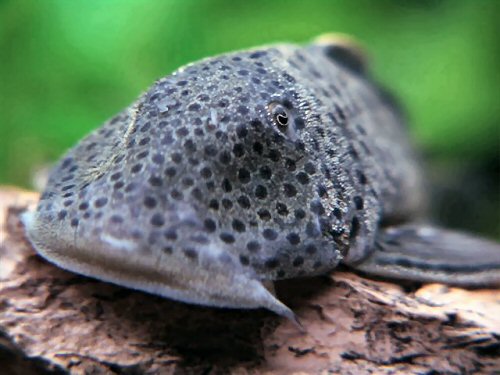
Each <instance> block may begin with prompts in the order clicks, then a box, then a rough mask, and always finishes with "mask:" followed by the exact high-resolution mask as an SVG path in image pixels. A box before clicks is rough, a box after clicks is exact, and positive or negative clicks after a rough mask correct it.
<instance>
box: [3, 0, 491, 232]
mask: <svg viewBox="0 0 500 375" xmlns="http://www.w3.org/2000/svg"><path fill="white" fill-rule="evenodd" d="M499 14H500V1H495V0H490V1H488V0H477V1H473V0H470V1H458V0H448V1H432V0H426V1H419V0H414V1H381V0H379V1H374V0H373V1H368V0H365V1H362V0H346V1H326V0H325V1H311V0H309V1H292V0H290V1H285V0H282V1H278V0H275V1H273V0H267V1H261V0H258V1H257V0H251V1H236V0H233V1H231V0H227V1H223V0H213V1H208V0H206V1H203V0H198V1H196V0H170V1H168V0H154V1H153V0H142V1H141V0H106V1H104V0H71V1H70V0H59V1H57V0H44V1H37V0H32V1H28V0H17V1H16V0H0V184H15V185H20V186H24V187H31V184H32V181H33V175H34V173H35V172H36V171H37V170H38V169H40V168H41V167H42V166H44V165H49V164H50V163H51V162H53V161H55V160H56V159H57V158H58V157H59V156H60V155H61V153H63V152H64V150H66V149H67V148H69V147H70V146H71V145H73V144H74V143H75V142H76V141H77V140H78V139H80V138H81V137H82V136H83V135H85V134H86V133H88V132H89V131H90V130H91V129H93V128H95V127H96V126H98V125H99V124H100V123H102V122H103V121H104V120H106V119H107V118H109V117H111V116H112V115H113V114H115V113H117V112H118V111H119V110H120V109H122V108H123V107H125V106H126V105H128V104H129V103H130V102H132V101H133V100H134V99H135V98H136V97H137V96H138V95H139V94H140V93H141V92H142V91H144V90H145V89H146V88H147V87H148V86H149V85H150V84H151V83H152V82H153V81H154V80H155V79H157V78H159V77H161V76H164V75H166V74H168V73H170V72H171V71H173V70H174V69H175V68H177V67H179V66H180V65H182V64H185V63H187V62H191V61H193V60H196V59H199V58H202V57H206V56H208V55H213V54H217V53H222V52H226V51H230V50H234V49H241V48H246V47H251V46H255V45H259V44H264V43H270V42H277V41H294V42H307V41H308V40H310V39H311V38H313V37H314V36H316V35H318V34H321V33H324V32H329V31H341V32H344V33H349V34H352V35H354V36H355V37H356V38H357V39H359V40H360V41H362V43H363V44H364V45H365V46H366V47H367V50H368V53H369V57H370V58H371V60H372V64H371V65H372V71H373V74H374V75H375V76H376V77H377V78H378V79H379V80H380V81H382V82H384V83H385V84H386V86H388V87H390V88H392V90H393V91H394V92H395V93H396V95H397V96H398V97H399V98H401V101H402V102H403V104H404V106H405V107H406V109H407V111H408V113H409V118H410V119H411V130H412V132H413V134H414V136H415V139H416V141H417V142H418V144H419V145H420V146H421V149H422V150H423V154H424V155H425V156H426V159H427V160H428V165H429V171H430V176H431V177H432V181H433V189H434V191H435V193H436V194H435V196H436V197H437V199H436V200H435V202H434V204H433V205H432V207H433V211H434V216H435V217H436V219H437V220H438V221H441V222H444V223H446V224H447V225H451V226H455V227H464V228H468V229H470V230H474V231H479V232H482V233H485V234H488V235H491V236H494V237H497V238H500V217H499V215H500V214H499V213H500V197H499V195H500V192H499V190H500V183H499V164H500V163H499V144H500V137H499V125H500V106H499V101H500V100H499V96H500V22H499V21H498V15H499Z"/></svg>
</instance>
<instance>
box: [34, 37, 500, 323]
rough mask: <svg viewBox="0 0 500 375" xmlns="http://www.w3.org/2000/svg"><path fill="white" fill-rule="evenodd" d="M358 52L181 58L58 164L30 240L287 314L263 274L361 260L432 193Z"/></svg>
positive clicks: (157, 288)
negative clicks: (386, 227)
mask: <svg viewBox="0 0 500 375" xmlns="http://www.w3.org/2000/svg"><path fill="white" fill-rule="evenodd" d="M339 51H340V52H341V53H340V54H339ZM346 53H347V54H346ZM346 56H347V58H346ZM353 56H354V58H353ZM362 67H363V65H362V64H361V63H360V60H359V59H358V58H356V57H355V55H352V54H349V49H348V48H346V47H344V46H340V47H339V46H338V45H336V44H335V43H316V44H311V45H307V46H304V47H302V46H295V45H288V44H282V45H274V46H269V47H264V48H259V49H253V50H249V51H241V52H236V53H229V54H226V55H221V56H217V57H213V58H208V59H205V60H202V61H200V62H197V63H193V64H190V65H187V66H185V67H183V68H180V69H179V70H177V71H176V72H174V73H173V74H172V75H170V76H167V77H165V78H162V79H160V80H159V81H157V82H156V83H155V84H154V85H153V86H152V87H151V88H150V89H149V90H148V91H147V92H146V93H145V94H143V95H142V96H141V97H139V98H138V100H137V101H136V102H135V103H133V104H132V105H131V106H130V107H128V108H127V109H125V110H124V111H123V112H121V113H120V114H118V115H117V116H116V117H114V118H113V119H111V120H110V121H108V122H106V123H105V124H104V125H103V126H102V127H101V128H99V129H97V130H96V131H94V132H93V133H91V134H90V135H88V136H87V137H86V138H84V139H83V140H82V141H81V142H80V143H79V144H78V145H76V146H75V147H74V148H73V149H71V150H70V151H69V152H68V153H67V154H66V156H64V158H63V159H62V160H61V161H60V162H59V163H58V164H57V166H56V167H55V168H54V170H53V171H52V173H51V175H50V178H49V181H48V184H47V187H46V190H45V192H44V193H43V195H42V196H41V200H40V203H39V205H38V208H37V210H36V212H34V213H27V214H26V215H25V217H24V221H25V224H26V226H27V231H28V236H29V238H30V240H31V241H32V243H33V245H34V247H35V248H36V249H37V251H38V252H39V253H40V254H41V255H42V256H44V257H46V258H47V259H48V260H49V261H51V262H53V263H55V264H58V265H59V266H61V267H63V268H66V269H69V270H72V271H75V272H78V273H82V274H85V275H88V276H93V277H97V278H99V279H103V280H107V281H111V282H115V283H117V284H120V285H125V286H128V287H132V288H136V289H140V290H144V291H148V292H151V293H155V294H159V295H163V296H166V297H169V298H174V299H177V300H181V301H185V302H191V303H199V304H206V305H213V306H221V307H243V308H256V307H266V308H268V309H270V310H273V311H275V312H277V313H279V314H282V315H285V316H288V317H293V314H292V313H291V311H290V310H289V309H288V308H287V307H286V306H285V305H283V304H282V303H281V302H279V301H278V300H277V299H276V298H275V297H274V295H273V294H272V293H271V292H270V291H268V289H266V288H264V287H263V283H262V282H263V281H265V280H277V279H286V278H293V277H298V276H311V275H317V274H322V273H325V272H327V271H330V270H332V269H334V268H335V267H336V266H337V265H338V264H339V262H340V261H342V262H344V263H346V264H348V265H352V266H354V267H356V265H359V264H361V265H363V261H364V260H365V259H369V258H370V256H372V254H374V253H377V251H376V250H377V249H379V252H380V250H381V251H382V252H383V248H384V246H383V242H382V245H381V244H380V243H379V242H377V239H378V238H385V237H382V236H380V233H382V232H381V231H382V228H381V223H383V222H398V223H399V222H401V223H406V222H408V221H410V220H413V219H415V218H418V217H419V216H420V215H421V211H422V207H423V206H425V204H424V203H425V195H424V189H423V187H422V181H423V179H422V177H421V173H420V169H419V166H418V163H417V161H416V158H415V155H414V152H413V151H412V148H411V146H410V144H409V141H408V137H407V130H406V128H405V126H404V121H403V119H402V116H401V114H400V112H399V111H398V109H397V108H396V106H395V105H394V103H393V102H392V101H391V100H390V99H389V96H388V95H387V94H385V92H384V91H383V90H382V89H381V88H380V87H379V86H378V85H377V84H375V83H374V82H373V81H372V79H371V78H370V77H369V75H368V74H367V73H366V72H365V71H364V69H362ZM393 230H394V229H393ZM396 230H397V229H396ZM418 230H419V229H418V228H417V229H415V233H418ZM495 246H496V244H495ZM493 247H494V246H493ZM496 250H498V248H496V249H494V251H496ZM370 259H372V258H370ZM372 260H373V259H372ZM365 263H366V264H369V262H365ZM400 263H405V262H400ZM410 263H411V262H410ZM499 263H500V262H499ZM385 264H386V265H389V268H390V264H391V263H390V262H387V261H386V263H385ZM406 264H408V262H406ZM377 266H379V265H378V264H377ZM410 266H411V264H410ZM358 268H360V269H362V268H363V267H362V266H360V267H358ZM370 270H371V267H365V269H364V271H366V272H368V273H370ZM376 273H379V274H384V272H383V270H382V271H379V272H376ZM493 273H494V275H493V279H494V280H497V281H496V282H498V269H496V270H495V269H494V270H493ZM402 275H403V276H404V271H402ZM391 276H394V275H391ZM395 276H398V275H395ZM399 276H401V273H400V274H399ZM417 279H418V275H417ZM431 279H432V278H431ZM445 281H446V280H445Z"/></svg>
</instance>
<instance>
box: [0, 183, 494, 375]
mask: <svg viewBox="0 0 500 375" xmlns="http://www.w3.org/2000/svg"><path fill="white" fill-rule="evenodd" d="M36 199H37V195H36V194H34V193H27V192H21V191H19V190H16V189H8V188H3V189H2V188H0V239H1V243H0V369H1V370H0V373H2V374H23V375H24V374H40V373H42V374H65V373H72V374H73V373H74V374H84V373H85V374H142V373H147V374H169V373H200V374H215V373H217V374H218V373H237V374H246V373H256V374H261V373H273V374H274V373H280V374H291V373H301V374H306V373H315V374H316V373H325V374H337V373H338V374H340V373H341V374H363V373H376V374H386V373H387V374H389V373H392V374H394V373H405V374H407V373H418V374H438V373H451V374H455V373H471V374H472V373H485V374H491V373H495V371H498V370H500V358H499V353H500V339H499V337H500V292H499V291H498V290H489V291H488V290H475V291H467V290H463V289H457V288H447V287H445V286H442V285H427V286H424V287H422V288H417V287H415V286H414V287H413V288H412V289H408V288H406V290H404V289H403V288H402V287H401V286H398V285H395V284H391V283H387V282H381V281H373V280H369V279H365V278H363V277H360V276H357V275H354V274H352V273H349V272H335V273H332V274H331V275H327V276H324V277H319V278H313V279H302V280H292V281H288V282H282V283H279V284H278V285H277V291H278V295H279V297H280V298H281V300H283V301H284V302H285V303H286V304H287V305H288V306H290V307H291V308H292V309H293V310H294V311H295V312H296V313H297V315H298V316H299V318H300V320H301V322H302V324H303V325H304V328H305V330H306V332H301V331H299V330H298V329H297V328H296V326H294V325H293V324H291V322H289V321H287V320H285V319H283V318H281V317H278V316H276V315H274V314H272V313H270V312H267V311H263V310H248V311H240V310H223V309H213V308H205V307H199V306H191V305H186V304H182V303H178V302H173V301H170V300H168V299H163V298H159V297H156V296H152V295H148V294H145V293H141V292H137V291H133V290H129V289H125V288H121V287H118V286H115V285H111V284H107V283H103V282H100V281H97V280H94V279H91V278H86V277H82V276H78V275H75V274H72V273H69V272H65V271H63V270H61V269H59V268H57V267H55V266H53V265H51V264H49V263H48V262H46V261H44V260H43V259H42V258H40V257H39V256H37V255H36V254H35V253H34V251H33V250H32V248H31V247H30V245H29V244H28V242H27V241H26V240H25V238H24V234H23V227H22V225H21V224H20V222H19V217H18V215H19V213H20V212H21V211H22V210H23V209H25V208H26V207H27V206H28V205H30V204H31V205H32V204H33V203H34V202H35V201H36Z"/></svg>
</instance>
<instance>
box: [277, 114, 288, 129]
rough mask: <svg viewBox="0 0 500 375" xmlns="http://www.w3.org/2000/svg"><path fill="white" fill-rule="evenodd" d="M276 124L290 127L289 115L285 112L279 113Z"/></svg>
mask: <svg viewBox="0 0 500 375" xmlns="http://www.w3.org/2000/svg"><path fill="white" fill-rule="evenodd" d="M276 122H277V123H278V124H279V125H281V126H287V125H288V115H287V114H286V113H285V112H278V113H277V114H276Z"/></svg>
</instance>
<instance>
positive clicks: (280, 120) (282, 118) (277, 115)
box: [269, 103, 290, 131]
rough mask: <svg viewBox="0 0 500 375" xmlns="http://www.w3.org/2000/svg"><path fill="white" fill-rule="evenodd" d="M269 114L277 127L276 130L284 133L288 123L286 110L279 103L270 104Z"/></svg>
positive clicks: (288, 115)
mask: <svg viewBox="0 0 500 375" xmlns="http://www.w3.org/2000/svg"><path fill="white" fill-rule="evenodd" d="M269 112H270V113H271V116H272V118H273V121H274V122H275V124H276V125H277V126H278V129H279V130H281V131H285V130H286V129H287V127H288V124H289V123H290V113H289V111H288V109H287V108H286V107H285V106H284V105H282V104H280V103H271V104H270V105H269Z"/></svg>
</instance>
